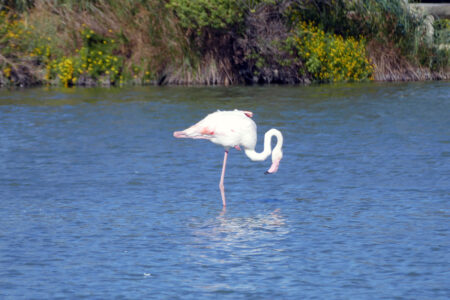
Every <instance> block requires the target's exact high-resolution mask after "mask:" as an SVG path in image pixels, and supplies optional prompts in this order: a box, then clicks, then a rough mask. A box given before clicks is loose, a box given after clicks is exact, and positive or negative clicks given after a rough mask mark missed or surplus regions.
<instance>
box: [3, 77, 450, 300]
mask: <svg viewBox="0 0 450 300" xmlns="http://www.w3.org/2000/svg"><path fill="white" fill-rule="evenodd" d="M449 95H450V84H449V83H448V82H429V83H401V84H377V83H371V84H345V85H323V86H310V87H289V86H265V87H212V88H209V87H136V88H128V89H126V88H125V89H44V88H39V89H27V90H18V91H8V90H0V204H1V209H0V298H1V299H57V298H60V299H216V298H219V299H449V298H450V279H449V278H450V238H449V233H450V223H449V216H450V204H449V200H450V183H449V182H450V97H449ZM234 108H238V109H243V110H244V109H245V110H250V111H253V113H254V117H253V119H254V120H255V122H256V123H257V124H258V135H259V137H260V138H262V135H263V133H264V131H266V130H268V129H270V128H272V127H275V128H278V129H279V130H280V131H282V132H283V134H284V138H285V145H284V158H283V160H282V162H281V165H280V169H279V171H278V173H276V174H274V175H264V171H265V170H267V168H268V167H269V166H270V160H268V161H265V162H252V161H250V160H248V159H247V158H246V156H245V155H244V154H243V153H240V152H238V151H237V150H234V149H233V150H231V151H230V155H229V159H228V165H227V174H226V178H225V188H226V193H227V203H228V206H227V208H226V210H224V209H222V204H221V198H220V193H219V189H218V183H219V178H220V170H221V164H222V159H223V149H221V148H220V147H219V146H217V145H214V144H212V143H210V142H208V141H204V140H187V139H186V140H185V139H183V140H180V139H175V138H173V137H172V132H173V131H175V130H181V129H184V128H186V127H188V126H190V125H192V124H194V123H195V122H197V121H198V120H200V119H201V118H203V117H204V116H205V115H206V114H208V113H210V112H213V111H215V110H217V109H223V110H225V109H234ZM261 143H262V141H261V140H259V143H258V146H257V149H258V150H259V151H260V150H261V149H262V144H261Z"/></svg>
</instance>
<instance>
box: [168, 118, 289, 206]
mask: <svg viewBox="0 0 450 300" xmlns="http://www.w3.org/2000/svg"><path fill="white" fill-rule="evenodd" d="M252 117H253V113H252V112H250V111H242V110H237V109H235V110H233V111H216V112H213V113H211V114H209V115H207V116H206V117H205V118H204V119H203V120H201V121H199V122H198V123H196V124H195V125H192V126H191V127H189V128H187V129H185V130H183V131H175V132H174V133H173V136H174V137H176V138H192V139H207V140H210V141H211V142H213V143H214V144H217V145H221V146H222V147H224V148H225V154H224V158H223V165H222V173H221V176H220V182H219V189H220V194H221V196H222V204H223V206H224V207H225V206H226V205H227V204H226V199H225V187H224V183H223V182H224V177H225V169H226V166H227V158H228V151H229V149H230V148H236V149H237V150H241V147H242V148H243V149H244V153H245V154H246V155H247V156H248V158H250V159H251V160H252V161H263V160H265V159H266V158H267V157H268V156H269V155H270V154H272V165H271V167H270V168H269V169H268V170H267V171H266V172H265V174H272V173H275V172H277V170H278V167H279V165H280V161H281V159H282V158H283V152H282V149H281V148H282V146H283V135H282V134H281V132H280V131H278V130H277V129H273V128H272V129H270V130H268V131H267V132H266V133H265V135H264V150H263V151H262V152H260V153H258V152H256V151H255V146H256V138H257V135H256V124H255V122H254V121H253V120H252V119H251V118H252ZM273 136H275V137H276V138H277V144H276V145H275V147H274V148H273V149H272V147H271V140H272V137H273Z"/></svg>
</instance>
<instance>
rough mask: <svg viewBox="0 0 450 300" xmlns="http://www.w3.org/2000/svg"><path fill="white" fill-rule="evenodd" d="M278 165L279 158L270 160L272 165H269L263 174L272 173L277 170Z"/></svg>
mask: <svg viewBox="0 0 450 300" xmlns="http://www.w3.org/2000/svg"><path fill="white" fill-rule="evenodd" d="M279 166H280V159H277V160H274V161H273V162H272V165H271V166H270V169H269V170H267V171H266V172H265V173H264V174H266V175H267V174H273V173H276V172H277V171H278V167H279Z"/></svg>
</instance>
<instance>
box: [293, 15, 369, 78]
mask: <svg viewBox="0 0 450 300" xmlns="http://www.w3.org/2000/svg"><path fill="white" fill-rule="evenodd" d="M288 45H291V46H293V47H294V48H295V49H296V50H297V54H298V56H299V57H300V58H302V59H303V60H304V62H305V65H306V69H307V71H308V72H309V73H310V74H311V75H312V77H313V79H315V80H316V81H320V82H336V81H361V80H365V79H369V78H371V76H372V73H373V67H372V65H371V64H370V63H369V61H368V59H367V57H366V49H365V47H366V45H365V40H364V39H362V38H361V39H360V40H357V39H355V38H353V37H347V38H345V39H344V38H343V37H342V36H341V35H336V34H331V33H325V32H324V31H323V30H322V29H320V28H319V27H317V26H315V25H314V23H312V22H309V23H307V22H299V23H298V25H297V28H296V30H294V31H293V36H292V37H290V38H289V39H288Z"/></svg>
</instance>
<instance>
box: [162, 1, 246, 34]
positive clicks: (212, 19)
mask: <svg viewBox="0 0 450 300" xmlns="http://www.w3.org/2000/svg"><path fill="white" fill-rule="evenodd" d="M167 7H168V8H170V9H173V10H174V11H175V14H176V15H177V17H178V19H179V21H180V25H181V26H182V27H184V28H186V29H194V30H197V31H201V29H202V28H206V27H209V28H213V29H224V28H226V27H228V26H231V25H233V24H236V23H239V22H241V21H242V20H243V16H244V12H243V10H241V9H240V2H239V1H235V0H170V1H169V2H168V4H167Z"/></svg>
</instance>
